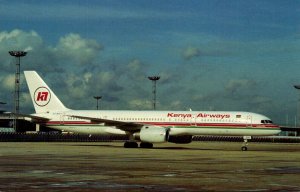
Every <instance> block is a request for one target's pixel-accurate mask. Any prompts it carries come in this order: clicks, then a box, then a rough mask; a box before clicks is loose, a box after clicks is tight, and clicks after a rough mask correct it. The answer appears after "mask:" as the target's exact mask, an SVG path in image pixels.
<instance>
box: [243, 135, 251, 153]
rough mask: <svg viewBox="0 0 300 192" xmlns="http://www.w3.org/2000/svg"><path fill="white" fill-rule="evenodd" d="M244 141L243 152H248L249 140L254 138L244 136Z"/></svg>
mask: <svg viewBox="0 0 300 192" xmlns="http://www.w3.org/2000/svg"><path fill="white" fill-rule="evenodd" d="M243 139H244V143H243V145H242V147H241V150H242V151H247V150H248V147H247V146H248V140H250V139H252V137H251V136H244V137H243Z"/></svg>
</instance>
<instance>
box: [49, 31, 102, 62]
mask: <svg viewBox="0 0 300 192" xmlns="http://www.w3.org/2000/svg"><path fill="white" fill-rule="evenodd" d="M102 48H103V47H102V46H101V45H100V44H99V43H98V42H97V41H95V40H91V39H83V38H81V37H80V35H78V34H74V33H70V34H68V35H66V36H64V37H62V38H60V40H59V43H58V45H57V47H56V48H54V50H55V52H56V54H57V55H60V56H64V57H66V58H71V59H73V60H74V61H76V62H78V63H79V64H90V62H92V60H94V59H95V58H96V57H97V55H98V53H99V51H100V50H101V49H102Z"/></svg>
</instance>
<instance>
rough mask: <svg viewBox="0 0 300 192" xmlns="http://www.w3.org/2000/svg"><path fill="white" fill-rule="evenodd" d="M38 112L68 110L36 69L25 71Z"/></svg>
mask: <svg viewBox="0 0 300 192" xmlns="http://www.w3.org/2000/svg"><path fill="white" fill-rule="evenodd" d="M24 74H25V78H26V82H27V85H28V88H29V92H30V96H31V99H32V102H33V106H34V108H35V112H36V113H46V112H49V111H65V110H68V108H66V107H65V106H64V104H63V103H62V102H61V101H60V100H59V99H58V97H57V96H56V95H55V94H54V92H53V91H52V90H51V89H50V88H49V87H48V85H47V84H46V83H45V82H44V81H43V79H42V78H41V77H40V76H39V75H38V74H37V72H35V71H24Z"/></svg>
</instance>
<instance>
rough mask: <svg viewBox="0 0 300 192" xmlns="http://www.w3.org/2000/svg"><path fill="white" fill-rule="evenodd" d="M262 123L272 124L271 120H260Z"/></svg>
mask: <svg viewBox="0 0 300 192" xmlns="http://www.w3.org/2000/svg"><path fill="white" fill-rule="evenodd" d="M261 123H262V124H272V123H273V122H272V121H271V120H261Z"/></svg>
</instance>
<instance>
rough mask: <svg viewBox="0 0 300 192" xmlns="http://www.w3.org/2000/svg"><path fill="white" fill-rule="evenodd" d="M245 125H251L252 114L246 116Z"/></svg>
mask: <svg viewBox="0 0 300 192" xmlns="http://www.w3.org/2000/svg"><path fill="white" fill-rule="evenodd" d="M246 122H247V127H252V116H251V115H247V117H246Z"/></svg>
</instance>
